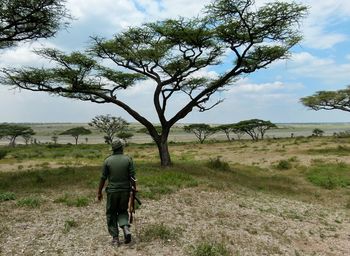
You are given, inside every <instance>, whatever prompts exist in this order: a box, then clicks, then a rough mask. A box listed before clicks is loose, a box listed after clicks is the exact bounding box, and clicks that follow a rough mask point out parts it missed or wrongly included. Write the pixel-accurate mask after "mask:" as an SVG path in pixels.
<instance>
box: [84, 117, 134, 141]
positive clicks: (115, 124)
mask: <svg viewBox="0 0 350 256" xmlns="http://www.w3.org/2000/svg"><path fill="white" fill-rule="evenodd" d="M89 125H90V126H92V127H95V128H96V129H97V130H99V131H100V132H103V133H104V134H105V136H104V139H105V142H106V143H107V144H112V142H113V140H114V139H115V138H116V137H117V133H118V132H123V131H126V129H127V127H128V125H129V123H128V122H127V121H125V120H124V119H123V118H121V117H114V116H111V115H99V116H96V117H94V118H93V119H92V121H91V122H90V123H89Z"/></svg>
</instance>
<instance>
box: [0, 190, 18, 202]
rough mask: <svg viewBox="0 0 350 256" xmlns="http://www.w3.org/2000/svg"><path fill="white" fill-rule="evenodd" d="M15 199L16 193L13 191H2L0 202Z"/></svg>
mask: <svg viewBox="0 0 350 256" xmlns="http://www.w3.org/2000/svg"><path fill="white" fill-rule="evenodd" d="M15 199H16V195H15V193H12V192H4V193H0V202H4V201H10V200H15Z"/></svg>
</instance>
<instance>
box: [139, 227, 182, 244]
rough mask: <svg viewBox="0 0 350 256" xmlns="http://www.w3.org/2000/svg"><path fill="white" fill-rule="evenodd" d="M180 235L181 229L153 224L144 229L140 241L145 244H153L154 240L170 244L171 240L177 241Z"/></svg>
mask: <svg viewBox="0 0 350 256" xmlns="http://www.w3.org/2000/svg"><path fill="white" fill-rule="evenodd" d="M180 233H181V230H180V229H179V228H171V227H168V226H166V225H164V224H163V223H161V224H152V225H149V226H146V227H144V228H143V229H142V231H141V237H140V239H141V241H143V242H151V241H153V240H162V241H163V242H168V241H171V240H176V239H177V238H178V236H179V235H180Z"/></svg>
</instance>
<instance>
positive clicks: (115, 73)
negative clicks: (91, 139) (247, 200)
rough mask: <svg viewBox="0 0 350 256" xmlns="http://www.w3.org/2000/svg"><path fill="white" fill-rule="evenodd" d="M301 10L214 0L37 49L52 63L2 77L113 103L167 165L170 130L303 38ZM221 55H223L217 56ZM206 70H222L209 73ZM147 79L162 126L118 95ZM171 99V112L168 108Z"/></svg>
mask: <svg viewBox="0 0 350 256" xmlns="http://www.w3.org/2000/svg"><path fill="white" fill-rule="evenodd" d="M306 13H307V7H306V6H304V5H302V4H297V3H295V2H290V3H288V2H285V1H275V2H269V3H267V4H265V5H261V6H257V5H256V4H255V1H254V0H213V2H212V3H211V4H210V5H207V6H206V7H205V9H204V10H203V15H196V16H195V17H193V18H177V19H167V20H163V21H158V22H152V23H147V24H143V25H141V26H139V27H130V28H128V29H127V30H125V31H121V32H120V33H118V34H116V35H115V36H114V37H113V38H111V39H104V38H99V37H95V38H93V45H92V46H91V47H90V48H89V49H87V51H86V52H85V53H80V52H72V53H69V54H66V53H63V52H61V51H59V50H57V49H43V50H40V51H37V53H38V54H39V55H41V56H42V57H44V58H46V59H47V60H50V61H51V62H52V64H53V65H52V66H49V67H45V68H21V69H13V68H8V69H3V73H4V74H5V77H6V78H5V79H4V82H3V83H4V84H6V85H9V86H15V87H17V88H22V89H25V90H30V91H43V92H47V93H50V94H55V95H59V96H63V97H69V98H75V99H79V100H83V101H91V102H95V103H112V104H114V105H116V106H117V107H120V108H122V109H123V110H125V111H126V112H127V113H128V114H130V115H131V116H132V117H133V118H134V119H135V120H137V121H138V122H140V123H141V124H142V125H143V126H144V127H146V129H147V130H148V132H149V134H150V136H151V137H152V138H153V140H154V141H155V143H156V145H157V147H158V152H159V156H160V161H161V165H162V166H169V165H171V157H170V153H169V148H168V138H169V133H170V129H171V128H172V127H173V126H174V125H175V124H176V123H177V122H178V121H179V120H181V119H183V118H185V117H186V116H187V115H188V114H189V113H191V112H192V111H193V110H194V109H198V110H199V111H201V112H204V111H207V110H210V109H212V108H213V107H215V106H217V105H218V104H219V103H221V102H222V99H218V100H216V99H213V97H212V96H213V95H215V94H217V93H218V92H220V91H222V90H224V89H225V88H226V87H227V86H232V85H233V84H234V82H235V81H237V79H239V78H240V77H242V76H246V75H248V74H251V73H254V72H256V71H258V70H260V69H264V68H266V67H268V66H269V65H270V64H271V63H273V62H275V61H277V60H280V59H285V58H288V56H289V55H290V49H291V48H292V47H293V46H295V45H296V44H297V43H298V42H300V40H301V38H302V37H301V33H300V31H299V28H298V24H299V22H300V21H301V19H302V18H303V17H305V15H306ZM224 58H228V61H222V60H223V59H224ZM104 63H108V66H107V65H104ZM111 63H112V64H113V65H114V66H112V65H111ZM207 69H215V70H222V72H218V73H217V76H216V77H208V76H207V75H206V74H205V71H206V70H207ZM203 74H204V75H203ZM144 79H148V82H149V83H150V84H152V90H153V93H152V94H153V97H152V101H151V102H150V103H149V104H152V105H153V107H154V110H155V115H156V116H157V118H158V121H159V123H160V125H161V126H162V132H161V133H158V131H157V130H156V128H155V127H154V125H153V123H152V122H151V121H150V120H149V119H148V118H147V117H146V116H144V115H143V114H142V110H140V109H137V108H135V107H133V106H131V105H130V104H129V102H127V101H126V100H125V98H124V97H121V96H120V94H119V93H120V92H123V91H125V90H127V89H130V88H132V87H135V86H140V85H141V84H142V83H140V81H142V80H144ZM175 96H182V100H181V102H176V99H177V97H175ZM174 104H177V108H176V111H175V112H173V111H172V109H171V108H169V106H173V105H174ZM169 109H170V110H169ZM147 114H148V113H147Z"/></svg>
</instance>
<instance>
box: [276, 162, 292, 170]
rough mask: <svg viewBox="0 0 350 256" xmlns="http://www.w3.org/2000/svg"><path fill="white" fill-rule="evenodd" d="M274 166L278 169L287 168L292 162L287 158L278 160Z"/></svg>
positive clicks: (290, 166)
mask: <svg viewBox="0 0 350 256" xmlns="http://www.w3.org/2000/svg"><path fill="white" fill-rule="evenodd" d="M276 168H277V169H279V170H289V169H291V168H292V164H291V163H290V162H289V161H288V160H280V161H279V162H278V164H277V166H276Z"/></svg>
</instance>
